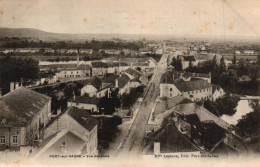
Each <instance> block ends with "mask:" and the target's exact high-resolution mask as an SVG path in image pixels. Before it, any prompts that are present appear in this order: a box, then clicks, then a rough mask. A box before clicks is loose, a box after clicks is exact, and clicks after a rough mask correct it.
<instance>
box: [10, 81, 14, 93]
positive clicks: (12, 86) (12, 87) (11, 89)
mask: <svg viewBox="0 0 260 167" xmlns="http://www.w3.org/2000/svg"><path fill="white" fill-rule="evenodd" d="M12 91H14V82H10V92H12Z"/></svg>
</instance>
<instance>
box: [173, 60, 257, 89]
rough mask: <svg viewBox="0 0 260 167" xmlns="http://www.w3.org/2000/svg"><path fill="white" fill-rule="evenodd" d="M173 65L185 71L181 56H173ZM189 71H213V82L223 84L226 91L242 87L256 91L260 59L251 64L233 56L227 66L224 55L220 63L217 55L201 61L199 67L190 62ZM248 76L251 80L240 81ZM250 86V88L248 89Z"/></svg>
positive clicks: (176, 68) (177, 69)
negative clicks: (239, 80) (240, 78)
mask: <svg viewBox="0 0 260 167" xmlns="http://www.w3.org/2000/svg"><path fill="white" fill-rule="evenodd" d="M171 65H172V66H173V67H174V69H175V70H176V71H183V69H182V63H181V59H180V58H173V60H172V63H171ZM185 71H187V72H195V73H209V72H210V73H211V77H212V83H214V84H217V85H221V87H223V88H224V89H225V90H226V91H229V92H237V91H240V90H241V89H245V88H247V89H246V91H250V89H251V91H250V92H255V93H256V90H255V89H257V87H252V85H257V84H258V82H257V78H258V77H259V71H260V63H259V61H258V62H257V63H255V64H250V63H249V62H247V61H246V60H245V59H240V60H239V61H237V60H236V56H234V57H233V60H232V64H231V65H229V67H226V64H225V60H224V57H222V58H221V59H220V62H219V63H218V61H217V59H216V56H214V58H213V59H212V60H208V61H205V62H203V63H200V64H199V65H198V66H197V67H195V66H192V63H190V65H189V67H188V68H187V69H185ZM242 76H248V77H249V78H250V81H247V83H245V82H244V83H241V82H238V79H239V77H242ZM248 88H249V89H248Z"/></svg>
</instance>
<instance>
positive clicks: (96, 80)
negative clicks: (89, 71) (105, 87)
mask: <svg viewBox="0 0 260 167" xmlns="http://www.w3.org/2000/svg"><path fill="white" fill-rule="evenodd" d="M83 85H92V86H94V87H95V88H96V89H98V90H99V89H100V88H101V85H102V81H101V79H100V78H98V77H97V76H94V77H92V78H91V79H88V80H86V81H84V83H83Z"/></svg>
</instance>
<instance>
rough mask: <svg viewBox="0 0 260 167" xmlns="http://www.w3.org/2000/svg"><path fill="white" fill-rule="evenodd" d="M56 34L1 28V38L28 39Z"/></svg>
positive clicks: (29, 29)
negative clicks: (29, 37)
mask: <svg viewBox="0 0 260 167" xmlns="http://www.w3.org/2000/svg"><path fill="white" fill-rule="evenodd" d="M54 34H55V33H50V32H45V31H42V30H37V29H33V28H2V27H0V36H1V37H28V36H41V35H54Z"/></svg>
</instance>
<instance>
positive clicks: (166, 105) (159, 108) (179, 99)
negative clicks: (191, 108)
mask: <svg viewBox="0 0 260 167" xmlns="http://www.w3.org/2000/svg"><path fill="white" fill-rule="evenodd" d="M180 103H181V104H185V103H191V101H190V100H188V99H187V98H185V97H184V96H175V97H173V98H169V99H167V101H165V100H163V101H161V102H159V103H158V102H157V103H156V106H155V109H154V113H153V114H154V115H157V114H160V113H163V112H165V111H166V110H169V109H171V108H173V107H174V106H175V105H177V104H180Z"/></svg>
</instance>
